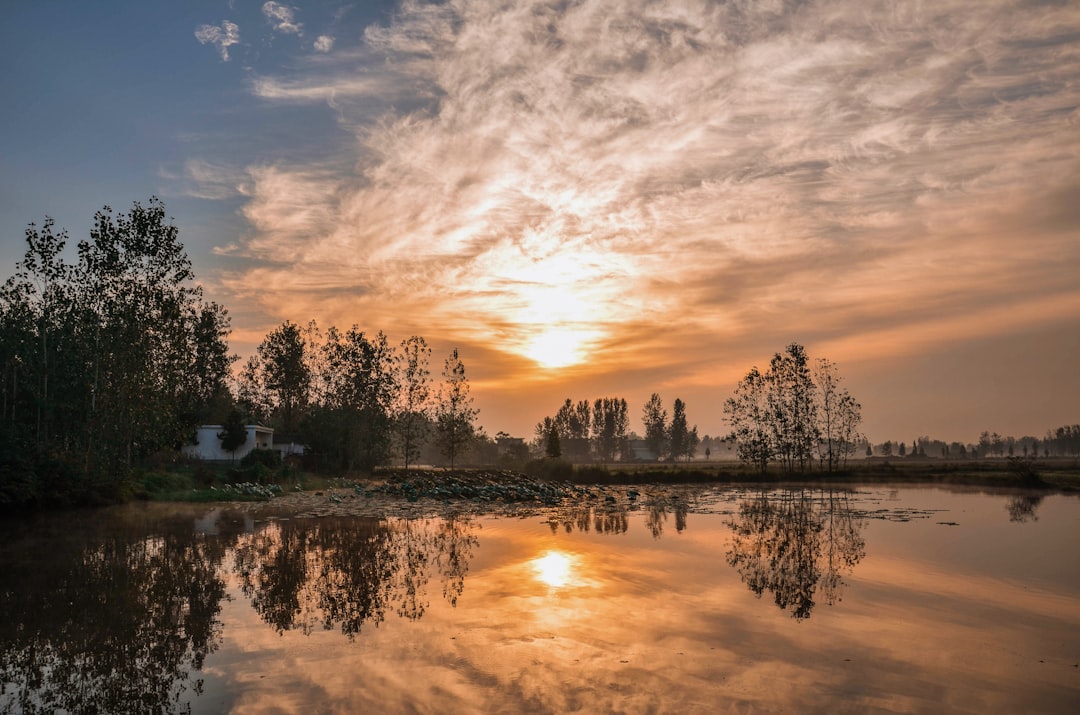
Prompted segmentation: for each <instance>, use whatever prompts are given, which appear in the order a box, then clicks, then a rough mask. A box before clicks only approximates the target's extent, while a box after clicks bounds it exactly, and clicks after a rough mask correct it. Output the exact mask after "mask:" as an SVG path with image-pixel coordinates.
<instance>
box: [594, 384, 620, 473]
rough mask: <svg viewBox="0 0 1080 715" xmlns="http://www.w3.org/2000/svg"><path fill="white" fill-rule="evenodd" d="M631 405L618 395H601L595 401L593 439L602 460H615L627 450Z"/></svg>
mask: <svg viewBox="0 0 1080 715" xmlns="http://www.w3.org/2000/svg"><path fill="white" fill-rule="evenodd" d="M628 427H629V406H628V405H627V404H626V400H624V399H621V398H618V397H599V398H597V399H596V400H595V401H594V402H593V415H592V440H593V444H594V445H595V448H596V454H597V457H598V458H599V459H600V461H601V462H613V461H615V457H616V455H618V456H622V457H625V456H626V452H627V448H628V445H627V439H626V430H627V429H628Z"/></svg>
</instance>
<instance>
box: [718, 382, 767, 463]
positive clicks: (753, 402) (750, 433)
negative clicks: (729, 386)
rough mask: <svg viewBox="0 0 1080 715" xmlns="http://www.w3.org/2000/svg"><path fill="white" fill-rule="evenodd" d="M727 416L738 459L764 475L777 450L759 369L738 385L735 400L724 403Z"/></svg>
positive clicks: (764, 385) (730, 398) (729, 399)
mask: <svg viewBox="0 0 1080 715" xmlns="http://www.w3.org/2000/svg"><path fill="white" fill-rule="evenodd" d="M724 414H725V415H727V418H728V423H729V424H730V425H731V438H732V439H734V440H735V453H736V455H737V456H738V458H739V459H740V460H741V461H743V462H745V463H747V464H752V465H754V466H755V467H757V469H758V470H760V471H761V473H762V474H764V473H765V470H766V469H767V468H768V465H769V461H770V460H771V459H772V458H773V454H774V447H773V441H772V430H771V429H770V422H769V420H770V415H769V404H768V397H767V394H766V377H765V376H764V375H762V374H761V372H759V371H758V369H757V368H756V367H753V368H751V369H750V372H748V373H747V374H746V377H744V378H743V379H742V380H741V381H740V382H739V384H738V385H736V387H735V394H734V396H733V397H729V398H728V399H727V400H726V401H725V402H724Z"/></svg>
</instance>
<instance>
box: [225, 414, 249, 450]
mask: <svg viewBox="0 0 1080 715" xmlns="http://www.w3.org/2000/svg"><path fill="white" fill-rule="evenodd" d="M221 428H222V429H221V432H218V439H220V440H221V448H222V449H224V450H225V451H226V452H228V453H229V454H231V455H232V456H233V461H235V460H236V450H238V449H240V448H241V447H243V446H244V443H245V442H247V426H246V425H245V424H244V416H243V415H242V414H240V410H235V409H234V410H232V411H231V412H229V416H228V417H227V418H226V419H225V422H224V423H223V424H222V425H221Z"/></svg>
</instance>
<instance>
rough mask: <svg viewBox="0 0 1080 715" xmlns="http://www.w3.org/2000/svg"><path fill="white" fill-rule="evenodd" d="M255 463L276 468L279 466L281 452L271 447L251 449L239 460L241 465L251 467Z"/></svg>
mask: <svg viewBox="0 0 1080 715" xmlns="http://www.w3.org/2000/svg"><path fill="white" fill-rule="evenodd" d="M256 464H259V465H262V466H264V467H267V468H268V469H277V468H278V467H280V466H281V454H280V453H279V452H277V451H276V450H273V449H253V450H251V451H250V452H248V453H247V454H245V455H244V458H243V459H241V460H240V466H241V467H252V466H255V465H256Z"/></svg>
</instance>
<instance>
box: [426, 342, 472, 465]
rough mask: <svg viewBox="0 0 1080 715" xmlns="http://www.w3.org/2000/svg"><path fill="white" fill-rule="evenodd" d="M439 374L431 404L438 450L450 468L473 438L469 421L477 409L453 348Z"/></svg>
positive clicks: (463, 368)
mask: <svg viewBox="0 0 1080 715" xmlns="http://www.w3.org/2000/svg"><path fill="white" fill-rule="evenodd" d="M442 375H443V383H442V385H441V386H440V387H439V396H438V400H437V401H436V405H435V429H436V433H437V437H438V442H439V446H440V449H441V450H442V453H443V455H444V456H445V457H446V458H447V459H449V460H450V467H451V469H452V468H453V467H454V461H455V459H456V458H457V457H459V456H460V455H461V454H462V453H463V452H464V451H465V450H466V449H467V448H468V446H469V444H470V443H471V442H472V440H473V436H474V434H475V432H476V429H475V427H474V426H473V422H474V421H475V420H476V416H477V414H479V411H478V410H476V409H475V408H474V407H473V400H472V397H471V396H470V395H469V380H468V378H467V377H466V376H465V365H464V363H462V362H461V359H460V358H459V357H458V351H457V348H454V350H453V352H451V353H450V355H449V357H447V358H446V362H445V364H444V367H443V373H442Z"/></svg>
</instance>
